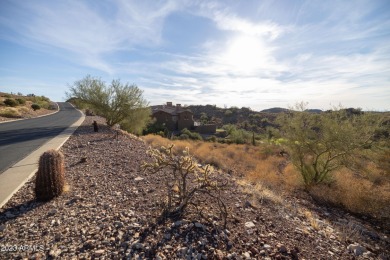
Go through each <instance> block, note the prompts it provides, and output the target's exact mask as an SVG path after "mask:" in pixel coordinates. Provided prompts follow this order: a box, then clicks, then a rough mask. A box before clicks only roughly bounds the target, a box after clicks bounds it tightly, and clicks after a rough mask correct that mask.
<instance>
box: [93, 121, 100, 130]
mask: <svg viewBox="0 0 390 260" xmlns="http://www.w3.org/2000/svg"><path fill="white" fill-rule="evenodd" d="M92 125H93V130H94V131H95V132H99V127H98V124H97V122H96V121H93V123H92Z"/></svg>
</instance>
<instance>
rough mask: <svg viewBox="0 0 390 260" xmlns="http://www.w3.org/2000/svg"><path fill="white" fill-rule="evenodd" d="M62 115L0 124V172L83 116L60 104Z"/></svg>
mask: <svg viewBox="0 0 390 260" xmlns="http://www.w3.org/2000/svg"><path fill="white" fill-rule="evenodd" d="M58 106H59V108H60V110H59V112H57V113H55V114H52V115H49V116H44V117H39V118H31V119H25V120H19V121H13V122H8V123H2V124H0V173H2V172H4V171H5V170H7V169H8V168H9V167H10V166H12V165H13V164H15V163H16V162H18V161H20V160H21V159H23V158H24V157H26V156H27V155H28V154H30V153H31V152H33V151H34V150H36V149H37V148H38V147H40V146H41V145H42V144H44V143H45V142H47V141H48V140H50V139H52V138H53V137H55V136H57V135H58V134H60V133H61V132H62V131H64V130H65V129H66V128H68V127H69V126H71V125H72V124H73V123H74V122H76V121H77V120H78V119H80V117H81V116H82V114H81V112H80V111H78V110H76V109H75V108H74V107H73V106H72V105H70V104H69V103H65V102H59V103H58Z"/></svg>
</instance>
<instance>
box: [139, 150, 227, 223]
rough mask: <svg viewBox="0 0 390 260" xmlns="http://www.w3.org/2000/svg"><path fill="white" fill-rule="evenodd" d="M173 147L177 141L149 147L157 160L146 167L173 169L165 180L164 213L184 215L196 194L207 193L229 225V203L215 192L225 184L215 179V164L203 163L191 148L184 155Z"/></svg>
mask: <svg viewBox="0 0 390 260" xmlns="http://www.w3.org/2000/svg"><path fill="white" fill-rule="evenodd" d="M172 148H173V145H171V146H169V147H164V146H163V147H161V149H160V150H157V149H150V150H148V154H149V155H151V156H152V158H153V162H152V163H144V165H143V169H144V170H145V171H148V172H150V173H157V172H160V171H162V170H163V169H167V170H168V171H170V176H169V178H167V181H166V183H165V185H166V192H167V201H166V203H165V205H164V212H163V213H164V215H166V216H169V217H172V216H178V215H179V216H180V215H182V214H183V212H184V211H185V209H186V208H187V206H188V205H189V204H190V202H192V201H193V198H194V197H195V196H196V195H197V194H200V193H203V194H206V195H208V196H210V197H211V198H213V199H215V200H216V201H217V204H218V206H219V210H220V215H221V218H222V220H223V221H224V225H226V217H227V209H226V206H225V204H224V203H223V201H222V200H221V198H220V196H218V194H213V192H214V193H215V192H218V191H219V190H220V189H221V188H222V187H223V186H224V185H221V184H218V182H217V181H215V179H214V170H213V168H212V167H211V166H210V165H206V166H204V167H199V166H198V164H197V163H196V162H195V160H194V158H193V157H192V156H191V155H190V153H189V149H188V148H186V149H185V150H184V151H183V155H181V156H176V155H174V154H173V151H172ZM174 191H177V194H178V196H174Z"/></svg>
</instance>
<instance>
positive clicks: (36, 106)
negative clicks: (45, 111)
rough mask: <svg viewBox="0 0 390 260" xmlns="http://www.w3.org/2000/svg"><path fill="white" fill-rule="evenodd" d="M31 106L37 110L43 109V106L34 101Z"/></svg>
mask: <svg viewBox="0 0 390 260" xmlns="http://www.w3.org/2000/svg"><path fill="white" fill-rule="evenodd" d="M31 108H32V109H33V110H34V111H36V110H39V109H41V106H40V105H38V104H35V103H34V104H32V105H31Z"/></svg>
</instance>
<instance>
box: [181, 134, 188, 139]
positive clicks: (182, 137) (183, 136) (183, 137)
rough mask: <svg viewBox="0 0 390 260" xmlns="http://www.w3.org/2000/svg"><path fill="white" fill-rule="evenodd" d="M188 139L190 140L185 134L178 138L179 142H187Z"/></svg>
mask: <svg viewBox="0 0 390 260" xmlns="http://www.w3.org/2000/svg"><path fill="white" fill-rule="evenodd" d="M188 139H190V137H189V136H188V135H187V134H181V135H180V136H179V140H188Z"/></svg>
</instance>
